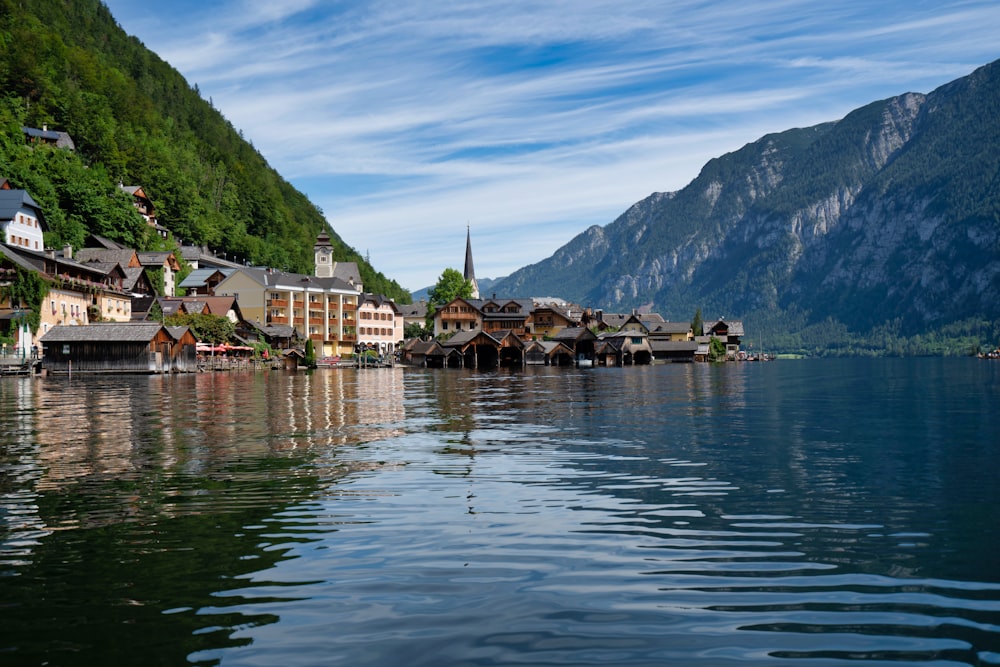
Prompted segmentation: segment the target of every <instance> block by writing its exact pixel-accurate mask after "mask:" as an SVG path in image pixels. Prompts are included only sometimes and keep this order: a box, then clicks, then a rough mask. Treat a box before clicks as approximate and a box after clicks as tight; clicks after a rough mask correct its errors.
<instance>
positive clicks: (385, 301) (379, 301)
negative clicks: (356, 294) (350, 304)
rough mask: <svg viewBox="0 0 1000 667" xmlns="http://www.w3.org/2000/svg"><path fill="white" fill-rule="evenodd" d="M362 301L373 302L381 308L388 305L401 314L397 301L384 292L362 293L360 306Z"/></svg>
mask: <svg viewBox="0 0 1000 667" xmlns="http://www.w3.org/2000/svg"><path fill="white" fill-rule="evenodd" d="M362 303H371V304H373V305H374V306H375V307H376V308H381V307H382V306H386V305H387V306H390V307H391V308H392V310H393V311H394V312H395V313H396V314H399V312H400V311H399V307H398V306H397V305H396V302H395V301H393V300H392V299H390V298H389V297H387V296H384V295H382V294H371V293H365V294H362V295H361V297H360V302H359V303H358V305H359V306H360V305H361V304H362Z"/></svg>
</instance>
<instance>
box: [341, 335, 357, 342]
mask: <svg viewBox="0 0 1000 667" xmlns="http://www.w3.org/2000/svg"><path fill="white" fill-rule="evenodd" d="M357 339H358V337H357V335H356V334H349V333H345V334H344V335H343V336H341V337H340V340H342V341H344V342H348V343H353V342H354V341H356V340H357Z"/></svg>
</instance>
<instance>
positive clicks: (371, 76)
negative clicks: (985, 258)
mask: <svg viewBox="0 0 1000 667" xmlns="http://www.w3.org/2000/svg"><path fill="white" fill-rule="evenodd" d="M177 2H178V0H170V1H169V2H168V1H167V0H153V1H152V2H150V1H149V0H111V1H110V2H108V3H107V4H108V5H109V7H110V8H111V10H112V12H113V13H114V15H115V16H116V17H117V18H118V19H119V21H120V22H121V23H122V24H123V26H124V27H125V29H126V30H127V31H129V32H132V33H134V34H137V35H138V36H139V38H140V39H142V40H143V41H144V42H145V43H146V44H147V45H148V46H150V48H152V49H154V50H156V51H157V52H158V53H159V54H160V55H161V56H162V57H164V58H165V59H166V60H168V61H169V62H171V63H172V64H173V65H174V66H175V67H177V68H178V69H179V70H180V71H181V72H182V73H184V74H185V76H186V77H187V78H188V80H189V81H190V82H192V83H198V85H199V87H200V89H201V91H202V94H203V95H205V96H206V97H212V99H213V103H214V104H215V106H216V107H217V108H219V109H220V110H221V111H222V112H223V113H224V114H225V115H226V116H227V117H228V118H229V119H230V120H231V121H232V122H233V124H234V125H235V126H236V127H238V128H241V129H242V130H243V131H244V134H245V136H247V137H248V138H249V139H251V140H252V141H253V142H254V145H255V146H256V147H257V148H258V149H259V150H261V152H262V153H263V154H264V155H265V156H266V157H267V158H268V159H269V161H270V162H271V164H272V165H273V166H274V167H275V168H277V169H278V170H279V171H280V172H281V173H282V174H283V175H284V176H285V177H286V178H288V179H289V180H291V181H292V182H293V183H295V184H296V185H298V186H299V187H300V189H303V190H304V191H305V192H307V193H308V194H309V196H310V197H311V198H312V199H313V200H314V201H315V202H316V203H317V204H318V205H320V206H321V207H322V208H323V209H324V210H325V211H326V213H327V214H328V216H329V217H330V220H331V223H332V225H333V227H334V229H335V230H336V231H337V232H338V233H339V234H340V235H341V236H342V237H344V239H345V240H346V241H348V243H350V244H351V245H353V246H354V247H355V248H357V249H358V250H359V251H361V252H362V253H364V252H366V251H368V252H370V254H371V257H372V260H373V262H374V263H375V265H376V268H378V269H379V270H381V271H383V272H384V273H386V274H387V275H389V276H390V277H393V278H396V279H398V280H399V281H400V282H401V283H402V284H404V285H405V286H408V287H411V288H414V289H415V288H419V287H423V286H425V285H427V284H429V283H430V282H433V281H434V280H435V279H436V278H437V276H438V275H439V274H440V272H441V270H442V269H443V268H445V267H446V266H449V265H451V266H458V265H459V264H460V263H461V261H462V253H463V252H464V231H465V230H464V227H465V225H466V224H470V225H471V226H472V230H473V243H474V248H475V250H476V267H477V271H478V272H480V273H481V274H482V275H483V276H491V277H495V276H496V275H500V274H506V273H509V272H511V271H512V270H514V269H516V268H518V267H520V266H523V265H526V264H528V263H532V262H536V261H539V260H541V259H543V258H544V257H546V256H548V255H550V254H551V253H552V251H554V250H555V249H556V248H558V247H559V246H560V245H562V244H564V243H566V242H568V241H569V240H570V239H571V238H572V237H573V236H574V235H575V234H577V233H579V232H582V231H583V230H585V229H586V228H587V227H588V226H590V225H591V224H606V223H608V222H610V221H611V220H612V219H614V218H615V217H617V215H619V214H620V213H622V212H623V211H624V210H625V209H626V208H627V207H628V206H629V205H631V204H632V203H634V202H635V201H637V200H639V199H641V198H642V197H645V196H646V195H648V194H649V193H651V192H653V191H657V190H660V191H662V190H674V189H678V188H680V187H682V186H683V185H684V184H686V183H687V182H688V181H690V180H691V179H692V178H693V177H694V176H695V175H696V174H697V172H698V170H699V169H700V167H701V166H702V165H703V164H704V162H705V161H706V160H707V159H709V158H710V157H713V156H715V155H719V154H721V153H724V152H727V151H731V150H736V149H737V148H739V147H740V146H741V145H743V144H745V143H747V142H749V141H753V140H755V139H757V138H759V137H760V136H761V135H762V134H765V133H767V132H775V131H780V130H784V129H788V128H790V127H796V126H798V127H802V126H807V125H811V124H815V123H817V122H822V121H826V120H834V119H837V118H840V117H842V116H843V115H844V114H846V113H847V112H848V111H850V110H851V109H853V108H855V107H857V106H860V105H862V104H865V103H867V102H870V101H873V100H875V99H881V98H884V97H888V96H891V95H895V94H899V93H902V92H906V91H910V90H917V91H923V92H926V91H928V90H930V89H931V88H932V87H934V86H937V85H940V84H941V83H944V82H946V81H948V80H950V79H952V78H955V77H958V76H961V75H963V74H965V73H967V72H968V71H970V70H971V69H973V68H974V67H975V66H977V65H980V64H984V63H985V62H988V61H990V60H992V59H994V58H996V57H997V54H996V46H995V43H996V38H995V35H997V34H1000V6H998V5H997V4H996V3H995V2H992V1H990V2H987V1H979V0H971V1H967V2H966V1H955V2H944V3H919V2H918V3H914V2H912V0H910V1H905V2H904V1H903V0H893V1H890V2H884V3H877V4H872V3H870V2H868V1H867V0H845V1H844V2H840V3H832V4H830V3H828V4H827V5H823V6H819V5H816V3H813V2H809V1H808V0H770V1H762V2H755V3H738V2H723V3H718V2H704V1H699V0H684V1H680V2H671V3H663V2H659V1H658V0H655V1H654V0H648V1H638V0H633V1H630V2H621V0H614V1H612V0H572V1H570V0H552V1H550V2H547V3H537V2H528V1H527V0H523V1H522V0H508V1H507V2H497V1H494V0H479V1H477V2H464V3H460V4H457V5H456V4H455V3H438V2H433V3H432V2H419V1H416V0H415V1H413V2H408V3H398V2H382V1H375V0H368V1H365V2H358V3H332V2H325V1H321V0H294V1H290V2H283V3H274V2H263V1H258V0H239V1H237V0H230V1H228V2H222V3H193V2H192V3H190V5H189V6H188V4H187V0H180V3H181V4H180V5H178V4H177ZM178 13H180V14H182V15H183V16H185V17H186V20H184V21H174V20H173V19H174V18H175V17H176V15H177V14H178ZM168 19H170V20H168ZM528 230H531V233H530V234H529V233H527V232H528ZM446 248H449V249H454V250H453V251H452V252H454V253H456V256H455V257H450V255H448V256H445V255H444V254H443V250H444V249H446Z"/></svg>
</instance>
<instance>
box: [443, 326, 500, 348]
mask: <svg viewBox="0 0 1000 667" xmlns="http://www.w3.org/2000/svg"><path fill="white" fill-rule="evenodd" d="M479 334H483V335H484V336H489V334H487V333H483V332H482V331H479V330H478V329H469V330H468V331H459V332H458V333H456V334H455V335H454V336H452V337H451V338H449V339H448V340H446V341H444V342H442V343H441V345H442V346H444V347H461V346H462V345H465V344H466V343H468V342H471V341H472V339H473V338H475V337H476V336H478V335H479ZM491 338H492V336H491Z"/></svg>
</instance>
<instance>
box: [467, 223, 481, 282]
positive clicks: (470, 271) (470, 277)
mask: <svg viewBox="0 0 1000 667" xmlns="http://www.w3.org/2000/svg"><path fill="white" fill-rule="evenodd" d="M465 279H466V280H467V281H469V282H470V283H472V298H473V299H478V298H479V284H478V283H476V269H475V267H473V266H472V231H471V230H470V229H469V226H468V225H466V226H465Z"/></svg>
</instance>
